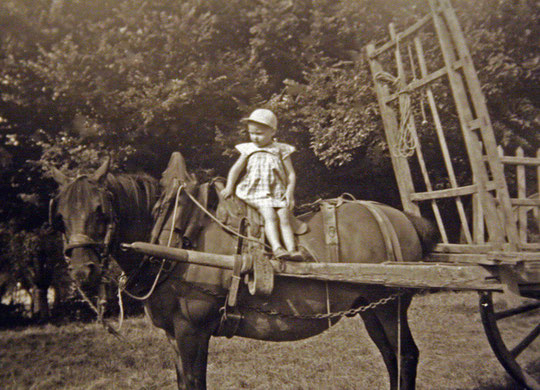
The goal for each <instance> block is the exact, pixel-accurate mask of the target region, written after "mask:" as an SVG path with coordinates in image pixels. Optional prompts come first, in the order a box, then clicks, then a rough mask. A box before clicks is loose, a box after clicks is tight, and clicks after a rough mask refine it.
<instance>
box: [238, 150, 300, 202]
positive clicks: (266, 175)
mask: <svg viewBox="0 0 540 390" xmlns="http://www.w3.org/2000/svg"><path fill="white" fill-rule="evenodd" d="M236 149H237V150H238V151H239V152H240V153H242V154H245V155H247V156H248V161H247V165H246V173H245V175H244V176H243V177H242V178H241V179H240V181H239V182H238V185H237V186H236V196H238V197H239V198H240V199H242V200H244V201H245V202H246V203H248V204H249V205H251V206H254V207H257V208H258V207H261V206H262V207H280V208H281V207H287V201H286V199H285V191H286V189H287V175H286V173H285V168H284V166H283V160H285V158H287V157H288V156H289V155H290V154H291V153H292V152H294V151H295V150H296V149H295V147H294V146H291V145H287V144H283V143H279V142H273V143H272V144H270V145H268V146H265V147H263V148H260V147H258V146H257V145H255V144H254V143H253V142H248V143H245V144H239V145H236Z"/></svg>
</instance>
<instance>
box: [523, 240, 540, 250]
mask: <svg viewBox="0 0 540 390" xmlns="http://www.w3.org/2000/svg"><path fill="white" fill-rule="evenodd" d="M519 247H520V248H521V249H525V250H534V251H540V243H538V242H526V243H520V244H519Z"/></svg>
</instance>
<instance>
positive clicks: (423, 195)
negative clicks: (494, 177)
mask: <svg viewBox="0 0 540 390" xmlns="http://www.w3.org/2000/svg"><path fill="white" fill-rule="evenodd" d="M487 187H488V190H489V189H493V185H489V186H487ZM478 191H479V186H478V185H477V184H471V185H468V186H463V187H457V188H447V189H444V190H435V191H426V192H415V193H413V194H411V199H412V200H413V201H425V200H430V199H439V198H453V197H456V196H464V195H471V194H476V193H478Z"/></svg>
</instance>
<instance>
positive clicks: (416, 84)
mask: <svg viewBox="0 0 540 390" xmlns="http://www.w3.org/2000/svg"><path fill="white" fill-rule="evenodd" d="M461 66H462V63H461V61H456V62H455V63H454V64H453V68H454V69H459V68H461ZM447 73H448V71H447V69H446V68H441V69H439V70H436V71H435V72H433V73H430V74H429V75H426V76H423V77H422V78H421V79H418V80H414V81H411V82H410V83H409V84H407V86H405V87H404V88H403V89H402V90H401V91H400V92H396V93H393V94H391V95H388V97H386V98H385V99H384V101H385V103H390V102H392V101H394V100H396V99H397V98H399V95H401V94H402V93H403V92H413V91H414V90H416V89H419V88H421V87H423V86H424V85H427V84H429V83H431V82H433V81H435V80H437V79H439V78H441V77H443V76H445V75H446V74H447Z"/></svg>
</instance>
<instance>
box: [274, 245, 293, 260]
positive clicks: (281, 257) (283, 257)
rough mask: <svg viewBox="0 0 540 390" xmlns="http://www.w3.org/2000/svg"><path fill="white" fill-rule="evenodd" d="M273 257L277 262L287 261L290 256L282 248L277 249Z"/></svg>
mask: <svg viewBox="0 0 540 390" xmlns="http://www.w3.org/2000/svg"><path fill="white" fill-rule="evenodd" d="M274 257H275V258H276V259H279V260H289V259H290V257H291V254H290V253H289V252H287V251H286V250H285V249H284V248H282V247H279V248H277V249H276V250H275V251H274Z"/></svg>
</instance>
